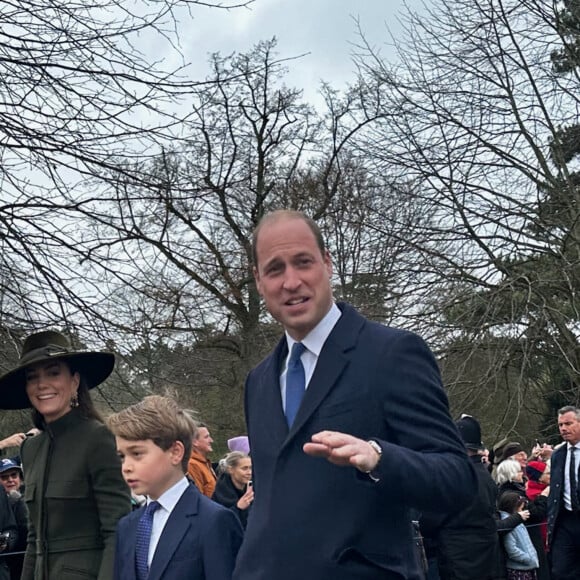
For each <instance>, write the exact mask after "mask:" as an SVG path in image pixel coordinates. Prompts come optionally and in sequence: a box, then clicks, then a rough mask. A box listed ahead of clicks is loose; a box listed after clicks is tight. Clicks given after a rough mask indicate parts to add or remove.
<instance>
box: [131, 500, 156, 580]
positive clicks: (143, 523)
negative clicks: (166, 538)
mask: <svg viewBox="0 0 580 580" xmlns="http://www.w3.org/2000/svg"><path fill="white" fill-rule="evenodd" d="M160 507H161V504H160V503H159V502H158V501H152V502H150V503H149V505H148V506H147V507H146V508H145V511H144V512H143V515H142V516H141V519H140V520H139V523H138V524H137V544H136V547H135V568H136V571H137V580H147V576H149V566H148V565H147V560H148V558H149V542H150V541H151V528H152V527H153V514H154V513H155V512H156V510H157V509H158V508H160Z"/></svg>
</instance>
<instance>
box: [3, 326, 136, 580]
mask: <svg viewBox="0 0 580 580" xmlns="http://www.w3.org/2000/svg"><path fill="white" fill-rule="evenodd" d="M114 364H115V359H114V356H113V355H112V354H111V353H106V352H86V351H83V352H79V351H75V350H74V349H73V348H72V347H71V345H70V343H69V341H68V340H67V338H66V337H65V336H63V335H62V334H60V333H58V332H54V331H45V332H39V333H36V334H32V335H31V336H29V337H28V338H27V339H26V340H25V342H24V345H23V348H22V354H21V357H20V361H19V363H18V366H17V367H16V368H15V369H13V370H11V371H10V372H8V373H6V374H5V375H4V376H2V377H0V408H3V409H24V408H27V407H32V408H33V420H34V423H35V425H36V426H37V427H38V428H39V429H41V430H42V432H41V433H40V434H39V435H37V436H36V437H32V438H30V439H27V440H25V441H24V443H23V445H22V447H21V457H22V465H23V468H24V471H25V473H26V490H25V500H26V505H27V506H28V509H29V513H30V519H29V534H28V544H27V548H26V556H25V559H24V569H23V573H22V580H52V579H57V578H58V579H59V580H64V579H68V580H81V579H85V580H86V579H87V578H93V579H98V580H110V578H112V575H113V552H114V545H115V528H116V524H117V521H118V520H119V518H121V517H122V516H123V515H125V514H126V513H128V512H129V511H130V509H131V503H130V494H129V490H128V489H127V486H126V484H125V482H124V481H123V478H122V475H121V466H120V461H119V458H118V457H117V453H116V449H115V440H114V438H113V435H112V434H111V433H110V431H109V430H108V429H107V428H106V427H105V426H104V424H103V422H102V419H101V417H100V415H99V413H98V412H97V410H96V409H95V407H94V405H93V402H92V400H91V396H90V394H89V389H91V388H93V387H95V386H97V385H98V384H100V383H102V382H103V381H104V380H105V379H106V378H107V377H108V376H109V375H110V374H111V372H112V370H113V366H114Z"/></svg>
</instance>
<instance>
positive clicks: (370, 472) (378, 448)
mask: <svg viewBox="0 0 580 580" xmlns="http://www.w3.org/2000/svg"><path fill="white" fill-rule="evenodd" d="M367 443H368V444H369V445H370V446H371V447H372V448H373V450H374V451H375V453H376V454H377V455H378V456H379V459H378V460H377V463H376V464H375V466H374V467H373V469H369V470H368V471H365V473H366V474H367V475H368V476H369V477H370V478H371V479H372V480H373V481H379V478H378V477H376V476H374V475H373V471H375V470H376V468H377V466H378V464H379V463H380V461H381V458H382V457H383V449H382V448H381V446H380V445H379V444H378V443H377V442H376V441H375V440H374V439H369V440H368V441H367Z"/></svg>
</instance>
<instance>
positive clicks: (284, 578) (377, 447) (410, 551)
mask: <svg viewBox="0 0 580 580" xmlns="http://www.w3.org/2000/svg"><path fill="white" fill-rule="evenodd" d="M252 253H253V260H254V278H255V283H256V287H257V289H258V291H259V293H260V295H261V296H262V298H263V300H264V303H265V305H266V308H267V309H268V311H269V312H270V313H271V314H272V316H273V317H274V318H275V319H276V320H277V321H278V322H280V323H281V324H282V326H283V328H284V335H283V337H282V338H281V340H280V342H279V343H278V345H277V346H276V348H275V349H274V350H273V352H272V353H271V354H270V355H269V356H268V357H266V359H264V360H263V361H262V362H261V363H260V364H259V365H258V366H257V367H256V368H255V369H253V370H252V371H251V372H250V373H249V375H248V378H247V381H246V386H245V401H244V405H245V418H246V425H247V430H248V436H247V437H246V436H241V437H237V438H234V439H232V440H230V441H229V442H228V445H229V448H230V452H229V453H228V454H227V455H226V456H225V457H224V458H222V460H221V461H219V462H218V464H217V465H215V464H212V461H211V453H212V451H213V447H212V443H213V439H212V437H211V434H210V431H209V427H208V426H207V425H206V424H203V423H196V422H195V421H194V420H193V419H192V417H191V416H190V414H189V413H188V412H187V411H186V410H184V409H183V408H181V406H180V405H179V404H178V402H177V401H175V400H174V399H173V398H172V397H168V396H160V395H151V396H148V397H145V398H144V399H143V400H142V401H141V402H139V403H136V404H134V405H131V406H129V407H127V408H125V409H123V410H121V411H119V412H118V413H114V414H112V415H110V416H109V417H107V418H106V420H105V419H104V418H103V417H102V416H101V415H100V413H99V412H98V411H97V409H96V408H95V406H94V404H93V402H92V399H91V394H90V390H91V389H93V388H94V387H96V386H97V385H99V384H101V383H102V382H103V381H105V380H106V379H107V377H108V376H109V375H110V373H111V372H112V370H113V366H114V362H115V361H114V357H113V355H112V354H110V353H105V352H98V351H77V350H75V349H74V348H73V347H72V346H71V343H70V342H69V340H68V339H67V338H66V337H65V336H64V335H62V334H61V333H59V332H55V331H43V332H38V333H34V334H32V335H30V336H29V337H28V338H27V339H26V340H25V341H24V344H23V347H22V353H21V356H20V360H19V362H18V364H17V365H16V367H15V368H14V369H12V370H10V371H9V372H7V373H5V374H4V375H3V376H1V377H0V408H2V409H24V408H31V409H32V413H33V424H34V428H33V430H31V431H30V432H28V433H19V434H15V435H13V436H11V437H9V438H7V439H6V440H4V441H7V440H10V441H11V443H13V444H15V445H19V451H20V457H21V460H22V463H21V464H20V463H19V461H16V460H14V459H9V458H6V459H4V460H3V462H2V466H0V480H1V481H2V483H3V485H4V486H5V489H6V493H0V551H2V550H3V551H4V555H2V554H0V580H8V579H9V578H10V574H12V578H13V579H16V578H21V579H22V580H86V579H93V580H111V579H112V580H295V579H296V578H302V579H304V580H424V579H425V578H429V580H432V579H438V580H471V579H473V580H499V579H508V580H532V579H533V580H546V579H547V578H550V577H551V578H552V580H571V579H572V578H574V579H577V578H580V566H579V560H580V547H579V545H578V544H579V542H580V539H579V538H580V530H579V529H578V528H579V526H580V499H579V496H578V465H579V463H578V461H580V458H578V459H576V458H575V455H574V451H575V449H576V447H577V446H580V410H579V409H577V408H576V407H565V408H563V409H561V410H560V412H559V415H558V425H559V429H560V433H561V435H562V439H563V442H564V444H563V445H562V446H561V447H559V448H558V449H552V448H551V447H549V446H546V445H543V446H536V447H535V448H534V450H533V452H532V457H531V458H530V460H528V457H527V453H526V452H525V450H524V449H522V447H521V446H520V445H519V444H518V443H515V442H510V441H504V442H502V444H500V445H498V446H496V447H495V448H494V449H493V450H492V453H489V455H488V453H487V452H486V450H485V449H484V447H483V444H482V442H481V431H480V428H479V424H478V422H477V421H476V420H475V419H474V418H473V417H469V416H465V417H462V418H461V419H460V420H459V421H457V422H455V423H454V421H453V420H452V419H451V416H450V413H449V406H448V401H447V397H446V394H445V390H444V388H443V385H442V381H441V376H440V373H439V369H438V366H437V363H436V360H435V357H434V356H433V354H432V352H431V351H430V350H429V348H428V347H427V345H426V344H425V342H424V341H423V340H422V339H421V338H420V337H418V336H417V335H415V334H413V333H411V332H407V331H403V330H399V329H395V328H391V327H386V326H384V325H381V324H378V323H375V322H371V321H369V320H367V319H366V318H365V317H363V316H362V315H361V314H360V313H359V312H357V311H356V310H355V309H354V308H353V307H352V306H350V305H348V304H345V303H337V302H335V301H334V298H333V295H332V285H331V277H332V262H331V259H330V255H329V253H328V250H327V249H326V246H325V244H324V240H323V238H322V234H321V232H320V230H319V228H318V226H317V225H316V223H315V222H313V221H312V220H311V219H310V218H308V217H306V216H305V215H303V214H301V213H299V212H296V211H290V210H280V211H275V212H272V213H271V214H267V215H266V216H265V217H264V218H263V219H262V221H261V222H260V224H259V225H258V227H257V228H256V230H255V232H254V235H253V239H252ZM28 435H30V436H28ZM0 443H1V442H0ZM2 446H3V445H0V447H2ZM4 467H5V469H4ZM23 476H24V477H23ZM417 522H418V523H417ZM25 528H26V529H25ZM25 538H26V539H25ZM2 542H4V543H2ZM547 550H549V556H550V557H549V558H548V557H547ZM22 551H23V552H24V554H23V556H24V557H23V558H21V559H20V561H19V560H18V558H17V556H18V555H19V554H18V553H19V552H22ZM6 554H11V556H6ZM11 558H14V562H13V563H12V564H10V563H9V562H10V560H11ZM19 567H20V568H21V570H20V569H19ZM2 574H4V575H2Z"/></svg>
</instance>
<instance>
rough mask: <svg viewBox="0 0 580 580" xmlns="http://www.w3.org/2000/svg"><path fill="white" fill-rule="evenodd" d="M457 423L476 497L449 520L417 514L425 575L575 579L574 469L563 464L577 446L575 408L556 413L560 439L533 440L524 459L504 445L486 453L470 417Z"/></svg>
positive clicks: (578, 555) (579, 518)
mask: <svg viewBox="0 0 580 580" xmlns="http://www.w3.org/2000/svg"><path fill="white" fill-rule="evenodd" d="M457 426H458V429H459V432H460V435H461V437H462V439H463V441H464V443H465V446H466V449H467V453H468V455H469V456H470V459H471V460H472V461H473V463H474V465H475V467H476V471H477V473H478V482H479V483H478V494H477V496H476V497H475V498H474V500H473V502H472V503H471V505H470V506H468V507H467V508H466V509H464V510H461V511H459V512H456V513H455V514H452V515H450V516H440V517H438V518H437V517H433V515H432V514H428V513H426V514H422V516H421V518H420V528H421V531H422V533H423V536H424V538H423V539H424V546H425V549H426V553H427V561H428V571H427V578H428V579H429V580H454V579H456V580H459V579H461V580H500V579H506V578H507V580H550V578H552V579H553V580H572V579H573V578H580V565H579V564H580V542H579V541H578V532H579V531H580V530H579V529H578V527H577V526H578V523H580V511H578V509H577V506H574V505H573V503H575V502H576V501H577V499H576V500H574V501H573V499H574V497H577V487H576V485H577V483H576V482H577V479H578V469H577V468H575V467H574V466H572V468H570V465H569V464H570V459H569V458H570V457H571V455H572V452H571V449H574V448H575V446H576V445H577V444H579V443H580V409H578V408H577V407H573V406H567V407H563V408H562V409H560V410H559V411H558V426H559V429H560V433H561V436H562V442H561V443H560V444H559V445H557V446H556V447H555V448H554V447H552V446H550V445H546V444H543V445H540V444H539V442H537V443H536V445H535V446H534V447H533V448H532V449H531V451H530V454H529V455H528V453H527V452H526V450H525V449H524V448H523V447H522V446H521V445H520V444H519V443H517V442H513V441H508V440H503V441H501V442H500V443H498V444H497V445H496V446H494V448H493V449H492V450H491V452H490V451H489V450H488V449H487V448H485V447H484V446H483V443H482V442H481V430H480V426H479V423H478V422H477V420H476V419H474V418H473V417H470V416H467V415H465V416H463V417H462V418H461V419H460V420H459V421H458V422H457ZM563 457H568V461H567V462H566V461H563ZM553 458H555V465H556V468H554V461H553ZM564 463H566V469H565V470H564ZM554 469H555V471H553V470H554ZM575 480H576V481H575Z"/></svg>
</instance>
